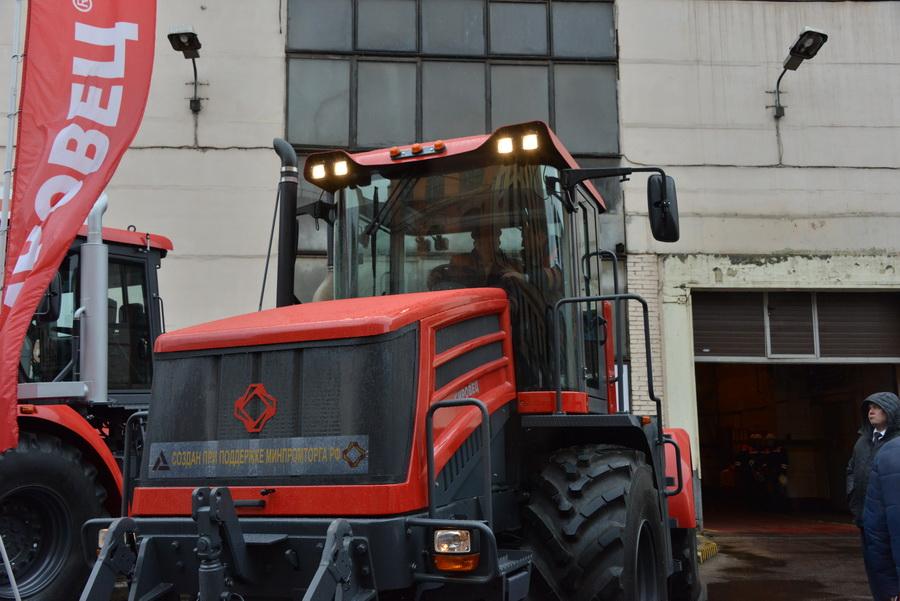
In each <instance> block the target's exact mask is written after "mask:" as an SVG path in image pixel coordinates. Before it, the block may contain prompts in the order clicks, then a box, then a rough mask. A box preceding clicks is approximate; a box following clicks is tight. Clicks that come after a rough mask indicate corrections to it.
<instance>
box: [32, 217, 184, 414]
mask: <svg viewBox="0 0 900 601" xmlns="http://www.w3.org/2000/svg"><path fill="white" fill-rule="evenodd" d="M86 235H87V231H86V228H83V229H82V231H81V232H80V233H79V235H78V237H76V238H75V240H74V241H73V242H72V245H71V247H70V248H69V252H68V253H66V256H65V258H64V259H63V261H62V263H61V265H60V267H59V270H58V272H57V274H56V275H55V276H54V278H53V281H52V282H51V284H50V286H49V287H48V289H47V292H46V294H45V295H44V298H43V300H42V302H41V304H40V306H39V307H38V310H37V311H36V312H35V314H34V316H33V318H32V320H31V324H30V325H29V327H28V330H27V332H26V335H25V339H24V341H23V345H22V351H21V355H20V358H19V369H18V374H19V376H18V379H19V385H20V395H19V396H20V398H23V399H28V400H31V399H39V398H41V396H42V394H43V390H44V388H45V387H42V384H44V383H55V382H71V381H76V380H78V378H79V374H80V362H79V351H80V347H81V345H82V343H83V339H84V336H83V333H82V325H81V320H80V315H81V312H79V311H78V308H79V307H80V306H81V305H82V300H81V297H82V290H81V288H82V284H81V272H82V266H81V263H82V257H81V254H80V250H81V246H82V245H83V244H84V243H85V240H86ZM103 241H104V242H105V243H106V245H107V247H108V249H109V262H108V263H109V275H108V287H107V293H106V303H107V312H106V314H107V324H108V326H107V328H108V329H107V335H108V345H107V348H108V366H109V367H108V377H109V381H108V390H109V391H110V395H111V397H112V399H113V401H112V402H113V404H117V405H121V406H145V405H146V404H147V402H148V400H149V398H150V380H151V376H152V369H153V361H152V359H153V353H152V351H153V343H154V342H155V340H156V337H157V336H159V334H160V333H161V332H162V331H163V330H164V325H163V311H162V299H161V297H160V295H159V289H158V285H157V277H156V270H157V269H158V268H159V265H160V260H161V259H162V258H163V257H165V256H166V253H167V252H168V251H169V250H171V249H172V243H171V242H170V241H169V240H168V239H167V238H165V237H163V236H158V235H153V234H146V233H142V232H136V231H130V230H120V229H116V228H103ZM23 385H25V386H24V387H23ZM49 394H52V391H51V392H50V393H49Z"/></svg>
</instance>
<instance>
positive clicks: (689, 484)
mask: <svg viewBox="0 0 900 601" xmlns="http://www.w3.org/2000/svg"><path fill="white" fill-rule="evenodd" d="M663 432H664V433H665V434H666V435H667V436H671V437H672V438H673V439H674V440H675V442H676V443H677V444H678V446H679V447H680V449H681V474H682V477H683V486H682V489H681V491H680V492H679V493H678V494H675V495H672V496H670V497H668V499H667V501H668V503H669V517H670V518H671V519H672V520H674V522H675V527H676V528H696V527H697V509H696V505H695V504H694V479H693V478H692V477H691V475H692V474H693V473H694V470H693V464H692V461H691V438H690V436H689V435H688V433H687V432H686V431H685V430H683V429H681V428H665V429H664V430H663ZM665 449H666V451H665V452H666V478H667V479H668V478H671V479H672V480H671V481H672V482H674V481H675V480H676V479H677V477H678V475H677V474H678V466H676V464H675V449H674V448H673V446H672V445H671V444H667V445H665Z"/></svg>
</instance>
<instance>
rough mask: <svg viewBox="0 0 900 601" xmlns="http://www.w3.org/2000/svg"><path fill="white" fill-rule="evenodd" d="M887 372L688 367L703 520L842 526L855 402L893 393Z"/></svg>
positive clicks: (876, 368) (893, 376)
mask: <svg viewBox="0 0 900 601" xmlns="http://www.w3.org/2000/svg"><path fill="white" fill-rule="evenodd" d="M896 372H897V370H896V367H895V366H894V365H886V364H880V365H879V364H876V365H864V364H847V365H841V364H827V365H816V364H784V365H779V364H740V363H698V364H697V366H696V382H697V405H698V406H697V413H698V418H699V426H700V440H699V442H700V456H701V464H702V466H703V499H704V506H705V509H706V510H707V513H711V514H712V515H715V514H716V513H721V512H724V511H737V512H740V513H746V512H768V513H772V512H775V513H793V512H803V513H804V515H807V516H809V515H820V516H822V517H823V518H825V519H832V518H833V519H838V520H842V521H843V520H849V513H848V512H847V502H846V495H845V468H846V466H847V460H848V459H849V457H850V453H851V452H852V449H853V444H854V443H855V442H856V438H857V429H858V428H859V427H860V424H861V413H860V406H861V403H862V400H863V399H864V398H865V397H866V396H868V395H869V394H871V393H873V392H877V391H880V390H891V391H893V390H895V389H896V382H897V373H896Z"/></svg>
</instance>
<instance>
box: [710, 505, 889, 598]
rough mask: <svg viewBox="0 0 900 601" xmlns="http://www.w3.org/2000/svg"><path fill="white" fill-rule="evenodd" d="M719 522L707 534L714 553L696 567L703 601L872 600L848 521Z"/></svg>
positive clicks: (777, 520) (853, 529)
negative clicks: (716, 550)
mask: <svg viewBox="0 0 900 601" xmlns="http://www.w3.org/2000/svg"><path fill="white" fill-rule="evenodd" d="M711 525H716V524H711ZM718 526H719V528H718V529H717V530H715V531H710V532H709V534H711V536H712V539H713V540H714V541H715V542H716V543H717V544H718V545H719V554H718V555H717V556H716V557H713V558H711V559H710V560H709V561H707V562H706V563H704V564H703V565H702V566H701V568H700V574H701V578H702V580H703V582H704V583H705V585H706V591H707V597H708V601H750V600H753V601H757V600H763V601H807V600H808V601H812V600H816V601H819V600H822V599H831V600H842V601H851V600H857V599H860V600H861V599H868V600H871V598H872V597H871V594H870V593H869V587H868V584H867V582H866V575H865V570H864V568H863V562H862V552H861V549H860V541H859V534H858V533H857V531H856V528H855V527H854V526H852V525H849V524H846V523H835V522H829V521H814V520H810V521H807V522H803V521H798V520H797V519H796V518H785V519H769V520H767V521H759V520H754V521H753V522H742V521H740V520H738V521H734V520H732V521H730V522H729V523H728V524H727V525H726V524H718Z"/></svg>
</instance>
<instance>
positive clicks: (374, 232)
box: [363, 178, 419, 296]
mask: <svg viewBox="0 0 900 601" xmlns="http://www.w3.org/2000/svg"><path fill="white" fill-rule="evenodd" d="M418 181H419V178H415V179H405V180H403V181H401V182H400V185H399V186H397V187H396V188H394V190H393V191H392V192H391V194H390V195H389V196H388V198H387V200H386V201H384V205H382V206H381V207H379V206H378V188H377V187H376V188H375V193H374V195H373V197H372V214H373V218H372V222H371V223H370V224H369V225H368V226H366V229H365V230H363V234H364V235H365V236H368V238H369V243H370V246H371V248H372V296H376V295H377V294H378V266H377V260H378V242H377V240H378V228H379V227H381V224H382V222H383V221H384V220H385V219H386V218H387V217H389V216H390V215H391V213H393V212H394V207H395V206H396V205H397V201H398V200H399V199H400V198H401V197H402V196H403V195H405V194H406V191H407V190H411V189H412V188H413V187H414V186H415V185H416V182H418Z"/></svg>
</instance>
